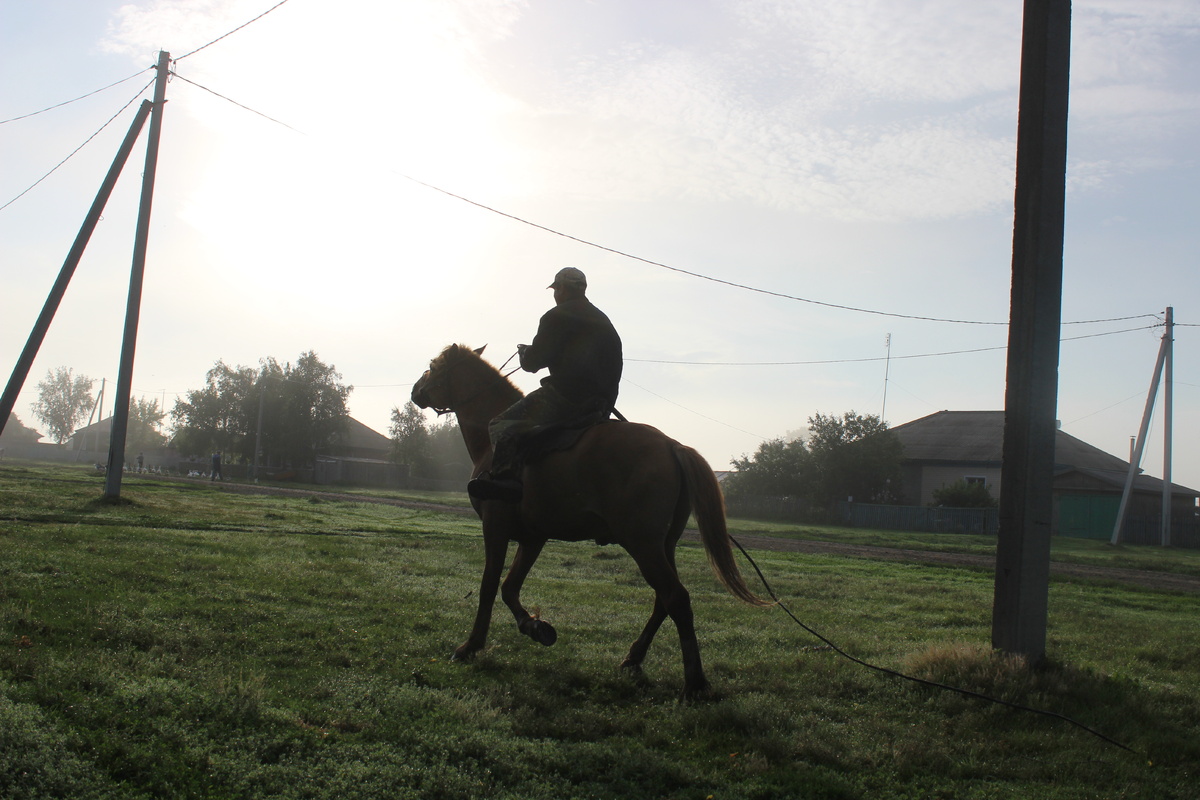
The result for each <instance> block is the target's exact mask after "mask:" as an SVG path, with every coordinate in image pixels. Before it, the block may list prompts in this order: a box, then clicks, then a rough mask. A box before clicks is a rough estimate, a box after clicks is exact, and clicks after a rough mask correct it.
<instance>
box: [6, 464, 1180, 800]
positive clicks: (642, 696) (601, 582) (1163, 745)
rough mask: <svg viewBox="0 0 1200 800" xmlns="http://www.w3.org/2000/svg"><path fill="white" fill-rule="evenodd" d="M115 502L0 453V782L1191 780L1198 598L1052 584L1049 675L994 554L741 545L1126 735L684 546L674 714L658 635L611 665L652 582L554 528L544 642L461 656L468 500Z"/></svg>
mask: <svg viewBox="0 0 1200 800" xmlns="http://www.w3.org/2000/svg"><path fill="white" fill-rule="evenodd" d="M101 493H102V481H101V479H100V478H99V477H97V476H95V475H93V474H90V473H89V471H88V470H86V469H70V468H65V467H47V466H42V465H34V464H19V463H15V464H14V463H11V462H5V463H4V464H0V797H3V798H49V797H62V798H162V797H170V798H190V797H195V798H226V797H236V798H242V797H245V798H252V797H255V798H256V797H262V798H267V797H271V798H274V797H280V798H327V797H338V798H346V799H349V798H447V799H450V798H481V799H482V798H489V799H490V798H698V799H703V798H709V797H712V798H714V800H722V799H723V798H1023V799H1024V798H1052V799H1057V798H1062V799H1066V798H1080V799H1082V798H1155V799H1158V798H1180V800H1183V799H1184V798H1188V799H1191V798H1195V797H1197V796H1198V794H1200V793H1198V791H1197V787H1198V786H1200V774H1198V771H1200V722H1198V720H1200V637H1198V636H1197V634H1198V633H1200V630H1198V622H1197V621H1198V620H1200V597H1198V596H1195V595H1183V594H1171V593H1158V592H1152V591H1148V590H1142V589H1127V588H1121V587H1119V586H1116V585H1113V584H1111V583H1104V584H1089V583H1087V582H1082V581H1070V582H1068V581H1058V580H1056V581H1054V583H1053V584H1052V586H1051V597H1050V608H1051V618H1050V632H1049V650H1050V655H1051V659H1050V663H1048V664H1047V665H1046V666H1044V667H1043V668H1041V669H1038V670H1034V671H1030V670H1027V669H1024V668H1023V667H1022V666H1021V665H1019V664H1014V663H1012V662H1011V661H1009V660H1006V659H1003V658H1000V657H997V656H995V655H993V654H992V653H991V652H990V650H989V649H988V647H987V643H988V641H989V639H990V616H991V595H992V577H991V575H990V574H988V573H986V572H982V571H979V570H964V569H950V568H937V567H930V566H923V565H915V564H901V563H893V562H875V561H870V560H866V559H861V558H856V559H851V558H842V557H835V556H811V555H796V554H786V553H777V552H766V551H758V552H755V553H754V555H755V558H756V560H757V561H758V563H759V565H760V566H761V567H762V569H763V570H764V572H765V573H766V574H767V575H768V576H769V578H770V579H771V581H772V583H773V585H774V588H775V591H776V592H777V593H778V594H779V595H780V597H781V598H782V599H783V600H784V601H785V602H786V603H787V605H788V606H789V607H790V608H791V609H792V610H793V611H794V612H795V613H796V614H797V616H799V617H800V618H801V619H802V620H803V621H804V622H805V623H806V624H808V625H810V626H812V627H813V628H815V629H817V630H819V631H820V632H821V633H823V634H824V635H826V636H828V637H829V638H830V639H831V640H833V641H835V642H836V643H837V644H838V645H839V647H842V648H844V649H845V650H846V651H848V652H850V653H852V654H853V655H855V656H857V657H860V658H863V659H866V660H869V661H871V662H873V663H877V664H880V665H883V666H886V667H889V668H894V669H899V670H902V671H906V672H908V673H910V674H914V675H917V676H920V677H924V678H930V679H935V680H939V681H944V682H947V683H951V684H954V685H957V686H962V687H964V688H969V689H972V690H975V691H980V692H984V693H986V694H989V695H993V696H997V697H1001V698H1003V699H1005V700H1008V701H1012V702H1016V703H1020V704H1023V705H1028V706H1033V707H1037V708H1040V709H1045V710H1047V711H1052V712H1056V713H1060V714H1064V715H1066V716H1069V717H1071V718H1073V719H1076V720H1078V721H1080V722H1081V723H1083V724H1085V725H1087V726H1089V727H1091V728H1094V729H1096V730H1098V731H1101V732H1103V733H1104V734H1105V735H1106V736H1109V737H1111V738H1112V739H1115V740H1117V741H1119V742H1122V743H1124V744H1125V745H1127V746H1129V747H1130V748H1132V750H1133V751H1134V752H1133V753H1130V752H1126V751H1124V750H1121V749H1119V748H1117V747H1114V746H1112V745H1110V744H1107V743H1105V742H1104V741H1101V740H1100V739H1098V738H1096V737H1094V736H1092V735H1090V734H1088V733H1087V732H1086V731H1083V730H1081V729H1079V728H1077V727H1075V726H1073V725H1071V724H1069V723H1066V722H1063V721H1062V720H1058V719H1051V718H1048V717H1045V716H1039V715H1032V714H1028V713H1023V712H1020V711H1015V710H1012V709H1010V708H1005V707H1003V706H999V705H995V704H990V703H986V702H982V701H978V700H973V699H969V698H965V697H963V696H961V695H957V694H953V693H948V692H944V691H938V690H934V689H929V688H926V687H922V686H919V685H916V684H913V683H910V682H907V681H903V680H899V679H895V678H890V677H887V676H884V675H880V674H878V673H876V672H874V671H871V670H867V669H864V668H862V667H860V666H858V665H856V664H854V663H851V662H850V661H847V660H845V659H844V658H842V657H840V656H839V655H837V654H836V653H834V652H832V651H830V650H829V649H827V648H825V647H824V646H822V645H821V643H820V642H819V641H817V640H815V639H814V638H812V637H811V636H810V635H809V634H807V633H805V632H804V631H803V630H801V629H800V628H798V627H797V626H795V625H794V624H793V623H792V622H791V621H790V620H789V619H788V618H787V617H786V616H785V615H783V614H782V613H780V611H779V609H756V608H751V607H748V606H745V605H742V604H739V603H738V602H737V601H735V600H734V599H732V598H731V597H729V596H728V595H727V594H725V593H724V591H723V590H722V589H721V588H720V587H719V585H718V584H717V583H716V581H715V580H714V579H713V577H712V576H711V574H710V573H709V571H708V568H707V565H706V564H705V560H704V556H703V554H702V553H701V551H700V550H698V549H696V548H694V547H685V548H682V549H681V551H680V558H679V562H680V571H681V573H682V575H683V577H684V582H685V583H686V584H687V585H688V587H689V589H690V590H691V593H692V599H693V604H694V606H695V611H696V619H697V628H698V630H699V634H700V640H701V647H702V651H703V654H704V657H705V665H706V667H707V670H708V673H709V678H710V680H711V681H712V683H713V684H714V687H715V694H714V697H713V698H711V699H709V700H706V701H702V702H696V703H691V704H679V703H678V702H677V699H676V698H677V695H678V692H679V690H680V688H681V686H682V675H681V667H680V662H679V652H678V642H677V639H676V638H675V635H674V630H673V629H672V627H671V625H670V623H667V625H665V626H664V628H663V631H662V633H661V634H660V637H659V640H658V641H657V642H656V644H655V646H654V648H652V650H651V653H650V656H649V658H648V659H647V662H646V671H645V676H644V677H642V678H635V677H632V676H629V675H625V674H622V673H621V672H620V671H619V670H617V669H616V665H617V664H618V663H619V661H620V659H621V658H622V656H623V655H624V652H625V650H626V649H627V647H628V645H629V643H630V642H631V641H632V640H633V638H634V637H635V636H636V634H637V632H638V631H639V630H640V628H641V625H642V624H643V622H644V621H645V617H646V615H647V614H648V612H649V606H650V602H651V597H650V594H649V590H648V589H647V588H646V586H645V585H644V583H643V582H642V581H641V579H640V577H639V576H638V575H637V572H636V569H635V568H634V566H633V564H632V560H631V559H630V558H628V557H627V556H626V555H625V554H624V553H623V552H622V551H620V550H617V549H614V548H599V547H596V546H594V545H588V544H563V543H552V544H551V545H550V546H548V547H547V549H546V551H545V552H544V554H543V556H542V558H541V560H540V561H539V563H538V566H537V568H535V570H534V573H533V575H532V576H531V578H530V580H529V581H528V583H527V585H526V590H525V594H524V596H525V599H526V602H527V603H528V604H529V605H530V606H539V607H540V609H541V612H542V614H543V615H544V616H545V617H546V618H547V619H548V620H550V621H551V622H553V623H554V624H555V626H556V627H557V629H558V632H559V641H558V644H556V645H555V646H554V647H550V648H545V647H541V646H539V645H537V644H534V643H533V642H531V641H530V640H529V639H526V638H524V637H521V636H519V635H518V634H517V632H516V630H515V627H514V626H513V625H512V624H511V621H510V620H511V617H510V616H509V615H508V612H507V611H506V610H504V609H503V607H502V606H499V605H498V608H497V611H496V615H495V624H494V625H493V629H492V636H491V642H490V647H489V648H488V649H487V650H486V651H485V652H484V653H483V654H482V655H481V656H480V657H479V658H478V659H477V660H476V661H475V662H473V663H471V664H458V663H451V662H449V660H448V656H449V654H450V652H451V651H452V649H453V648H454V646H456V645H457V644H458V643H459V642H461V641H462V639H463V638H464V637H465V635H466V633H467V629H468V627H469V624H470V620H471V616H472V614H473V611H474V605H475V600H476V598H475V591H476V589H477V587H478V578H479V571H480V568H481V563H482V557H481V552H480V537H479V532H478V523H477V522H476V521H475V520H474V518H472V517H470V516H466V515H462V514H439V513H432V512H429V511H418V510H413V509H404V508H396V507H394V506H387V505H377V504H369V503H365V502H362V503H360V502H354V501H347V502H342V501H338V502H330V501H322V500H318V499H315V498H313V499H307V498H302V497H271V496H263V495H240V494H231V493H224V492H221V491H219V490H217V489H214V488H212V487H211V486H209V485H207V484H203V483H197V484H186V483H178V482H166V481H160V480H154V479H148V478H144V477H132V476H131V477H129V478H127V479H126V481H125V483H124V488H123V500H122V502H120V503H115V504H108V503H104V502H101V501H100V500H99V498H100V495H101ZM738 526H739V527H741V528H745V529H746V530H749V529H751V528H755V529H765V528H766V526H761V525H758V524H757V523H753V524H745V525H743V524H742V523H738ZM773 535H780V536H800V537H806V536H807V537H818V536H821V535H822V534H821V533H820V531H819V529H786V528H779V529H773ZM824 535H825V536H836V535H843V536H846V537H851V538H853V537H866V536H871V537H877V538H878V539H879V541H877V542H876V543H879V544H889V545H891V546H903V547H913V546H914V545H919V546H924V547H930V548H938V547H941V546H953V545H954V544H955V543H953V542H946V543H940V540H939V539H938V538H937V537H932V536H931V537H922V536H920V535H914V534H910V535H906V536H905V537H902V539H903V541H901V540H900V539H896V540H890V541H889V540H888V537H887V536H886V535H885V534H879V533H862V532H841V534H839V532H837V531H827V532H826V533H825V534H824ZM957 544H958V545H961V546H969V547H981V548H983V547H987V546H988V544H987V543H986V542H979V543H973V542H964V541H962V540H957ZM1057 547H1058V544H1057V543H1056V557H1060V558H1063V557H1065V558H1076V557H1082V558H1091V559H1096V560H1107V559H1112V558H1120V559H1121V560H1122V562H1124V561H1127V560H1128V559H1131V558H1132V559H1136V560H1137V562H1138V565H1139V566H1142V568H1152V569H1164V570H1166V569H1175V570H1180V571H1185V572H1188V571H1190V570H1191V569H1192V568H1193V567H1194V558H1193V555H1192V554H1189V553H1179V552H1177V551H1168V552H1166V553H1164V552H1163V551H1161V550H1157V549H1147V551H1145V552H1142V551H1140V550H1138V549H1137V548H1122V551H1123V552H1121V553H1119V554H1116V555H1114V554H1112V553H1111V552H1104V551H1101V550H1097V552H1096V553H1094V554H1091V553H1090V552H1089V551H1088V549H1087V548H1084V549H1083V550H1082V552H1081V553H1080V554H1073V553H1072V552H1070V551H1071V550H1072V546H1067V547H1066V550H1067V552H1059V551H1058V550H1057ZM1189 563H1190V564H1192V566H1188V564H1189ZM1180 564H1182V565H1183V566H1182V568H1181V567H1180ZM1124 565H1126V566H1128V564H1124Z"/></svg>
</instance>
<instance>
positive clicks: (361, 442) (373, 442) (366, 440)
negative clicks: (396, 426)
mask: <svg viewBox="0 0 1200 800" xmlns="http://www.w3.org/2000/svg"><path fill="white" fill-rule="evenodd" d="M391 453H392V440H391V439H389V438H388V437H386V436H384V435H383V434H382V433H379V432H378V431H375V430H373V429H371V428H368V427H367V426H366V425H364V424H362V423H361V422H359V421H358V420H356V419H355V418H354V417H346V427H345V429H344V430H342V431H341V432H340V433H338V434H337V435H336V436H335V437H334V439H333V442H332V443H331V444H330V446H329V447H327V448H322V454H327V455H330V456H336V457H340V458H369V459H377V460H379V461H387V460H388V458H389V456H391Z"/></svg>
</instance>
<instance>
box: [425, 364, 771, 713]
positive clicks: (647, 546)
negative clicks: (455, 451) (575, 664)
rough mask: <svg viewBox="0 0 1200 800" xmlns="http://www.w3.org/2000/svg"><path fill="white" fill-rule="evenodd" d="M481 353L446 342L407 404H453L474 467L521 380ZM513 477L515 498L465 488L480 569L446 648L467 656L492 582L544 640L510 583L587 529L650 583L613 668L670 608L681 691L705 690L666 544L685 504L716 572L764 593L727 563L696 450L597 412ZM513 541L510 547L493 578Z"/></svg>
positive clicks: (731, 586)
mask: <svg viewBox="0 0 1200 800" xmlns="http://www.w3.org/2000/svg"><path fill="white" fill-rule="evenodd" d="M485 346H486V345H485ZM482 354H483V348H482V347H481V348H479V349H477V350H472V349H471V348H470V347H467V346H466V345H462V344H452V345H449V346H448V347H446V348H445V349H444V350H442V352H441V353H440V354H439V355H438V356H437V357H436V358H434V359H433V360H432V361H431V362H430V364H429V369H427V370H426V371H425V373H424V374H423V375H422V376H421V377H420V379H419V380H418V381H417V382H416V383H415V384H414V385H413V389H412V401H413V403H415V404H416V405H417V406H419V407H421V408H432V409H434V410H435V411H437V412H438V413H439V414H446V413H451V412H453V413H455V414H456V415H457V417H458V425H459V428H460V430H461V431H462V435H463V440H464V442H465V443H466V446H467V451H468V453H469V454H470V458H471V461H472V463H473V464H474V470H473V477H477V476H478V475H479V474H480V473H482V472H484V471H485V470H487V469H488V467H489V466H490V464H491V458H492V449H491V443H490V441H489V439H488V422H489V421H490V420H491V419H492V418H493V417H495V416H496V415H497V414H499V413H500V412H502V411H504V410H505V409H507V408H508V407H509V406H511V405H512V404H513V403H515V402H516V401H517V400H518V399H520V398H521V397H522V393H521V390H520V389H518V388H517V387H516V386H515V385H514V384H513V383H512V382H511V381H510V380H509V379H508V378H507V377H506V376H504V375H503V374H502V373H501V372H500V370H498V369H496V367H494V366H492V365H491V364H489V363H488V362H487V361H485V360H484V359H483V358H482ZM522 483H523V486H524V491H523V496H522V498H521V500H520V502H519V503H516V502H506V501H501V500H487V501H480V500H478V499H477V498H472V501H471V502H472V505H473V506H474V508H475V511H476V513H477V514H478V515H479V517H480V520H481V521H482V525H483V547H484V567H483V578H482V581H481V583H480V587H479V607H478V610H477V612H476V615H475V623H474V626H473V627H472V629H471V633H470V635H469V636H468V637H467V640H466V641H465V642H463V643H462V644H461V645H459V647H458V648H457V649H456V650H455V651H454V659H455V660H467V659H470V658H472V657H473V656H474V655H475V654H476V653H478V652H479V651H480V650H481V649H483V647H484V644H485V642H486V640H487V633H488V627H489V625H490V623H491V617H492V608H493V606H494V605H495V601H496V591H497V589H499V590H500V596H501V598H502V599H503V601H504V604H505V605H506V606H508V609H509V610H510V611H511V612H512V614H513V617H515V619H516V623H517V629H518V630H519V631H520V632H521V633H522V634H524V635H526V636H529V637H530V638H532V639H534V640H535V641H537V642H540V643H541V644H543V645H551V644H553V643H554V642H555V641H556V640H557V636H558V634H557V632H556V631H555V630H554V628H553V626H551V625H550V624H549V623H548V622H546V621H545V620H543V619H540V618H538V617H535V616H533V615H531V614H530V613H529V612H528V611H526V610H525V608H524V607H523V606H522V605H521V600H520V592H521V585H522V583H523V582H524V580H525V578H526V576H527V575H528V574H529V571H530V569H531V568H532V567H533V564H534V562H535V561H536V560H537V557H538V555H539V554H540V553H541V551H542V548H543V547H544V546H545V544H546V542H547V541H548V540H549V539H556V540H561V541H573V542H577V541H584V540H589V539H592V540H595V541H596V543H597V544H599V545H608V544H618V545H620V546H622V547H623V548H624V549H625V550H626V551H627V552H628V553H629V554H630V555H631V556H632V557H633V559H634V561H635V562H636V564H637V566H638V569H639V570H640V571H641V574H642V576H643V577H644V578H645V580H646V583H647V584H649V585H650V587H651V588H652V589H653V590H654V609H653V611H652V612H651V614H650V618H649V620H648V621H647V622H646V625H645V627H644V628H643V629H642V632H641V635H640V636H638V638H637V639H636V640H635V641H634V643H633V645H632V646H631V647H630V648H629V652H628V654H627V655H626V656H625V659H624V661H622V662H621V665H620V666H621V668H622V669H623V670H627V671H629V672H632V673H641V669H642V662H643V660H644V659H645V657H646V653H647V651H648V650H649V648H650V643H651V642H652V641H653V640H654V636H655V634H656V633H657V632H658V629H659V626H660V625H661V624H662V622H663V621H664V620H665V619H666V618H667V617H670V618H671V619H672V621H674V623H675V629H676V631H677V632H678V634H679V644H680V649H681V650H682V655H683V674H684V686H683V692H682V699H691V698H695V697H697V696H700V695H702V694H705V693H707V692H709V683H708V680H707V679H706V678H705V675H704V668H703V666H702V665H701V662H700V648H699V644H698V642H697V640H696V630H695V625H694V622H693V617H692V606H691V599H690V595H689V594H688V591H687V589H686V588H684V586H683V584H682V583H681V582H680V580H679V574H678V571H677V570H676V567H675V546H676V544H677V543H678V541H679V537H680V536H681V535H682V533H683V529H684V525H685V524H686V523H687V521H688V517H689V514H691V515H694V516H695V519H696V523H697V526H698V527H699V529H700V539H701V542H702V543H703V546H704V551H705V553H706V555H707V557H708V561H709V564H710V566H711V567H712V570H713V573H714V574H715V575H716V577H717V579H718V580H719V581H720V582H721V584H722V585H723V586H724V587H725V588H726V589H727V590H728V591H729V592H730V593H731V594H732V595H733V596H734V597H736V598H738V599H739V600H742V601H744V602H746V603H749V604H751V605H758V606H765V605H769V604H768V603H767V602H766V601H764V600H762V599H760V598H759V597H757V596H756V595H755V594H754V593H753V592H752V591H751V590H750V589H749V588H748V587H747V585H746V582H745V580H744V579H743V577H742V575H741V572H740V571H739V569H738V567H737V563H736V562H735V560H734V558H733V551H732V548H731V547H730V538H729V532H728V530H727V528H726V523H725V506H724V500H723V498H722V495H721V488H720V485H719V484H718V483H717V479H716V476H715V475H714V474H713V471H712V468H711V467H709V465H708V463H707V462H706V461H705V460H704V458H703V457H702V456H701V455H700V454H699V453H698V452H696V451H695V450H694V449H692V448H691V447H687V446H686V445H682V444H680V443H679V442H677V441H675V440H674V439H671V438H669V437H667V436H666V435H665V434H663V433H662V432H660V431H659V430H657V429H655V428H653V427H651V426H649V425H643V424H639V423H634V422H624V421H606V422H602V423H600V424H597V425H595V426H593V427H591V428H589V429H587V430H586V431H585V432H584V433H583V434H582V435H581V436H580V438H579V439H578V441H577V442H576V443H575V444H574V445H573V446H571V447H570V449H567V450H559V451H555V452H551V453H548V454H546V455H544V456H541V457H539V458H538V459H536V460H533V461H532V462H531V463H526V464H525V465H524V467H523V468H522ZM512 541H515V542H516V543H517V551H516V554H515V556H514V557H513V561H512V565H511V567H510V568H509V571H508V575H507V577H505V579H504V583H503V586H501V585H500V575H501V572H502V571H503V568H504V562H505V560H506V559H507V555H508V545H509V542H512Z"/></svg>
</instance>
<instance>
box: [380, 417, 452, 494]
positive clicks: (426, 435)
mask: <svg viewBox="0 0 1200 800" xmlns="http://www.w3.org/2000/svg"><path fill="white" fill-rule="evenodd" d="M388 435H389V436H391V438H392V460H393V461H395V462H396V463H397V464H407V465H408V468H409V474H410V475H413V476H416V477H421V478H434V479H438V480H464V481H465V480H467V479H468V478H470V477H471V470H472V464H471V457H470V455H469V454H468V453H467V446H466V444H465V443H464V442H463V438H462V431H461V430H460V429H459V427H458V423H457V422H455V421H454V419H453V418H452V417H446V418H445V420H444V421H443V422H442V423H441V424H435V425H430V424H429V422H428V421H427V420H426V419H425V412H424V411H422V410H421V409H419V408H417V407H416V405H414V404H413V403H412V402H411V401H410V402H407V403H405V404H404V407H403V408H393V409H392V422H391V425H389V426H388Z"/></svg>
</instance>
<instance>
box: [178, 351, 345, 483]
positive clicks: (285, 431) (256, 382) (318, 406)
mask: <svg viewBox="0 0 1200 800" xmlns="http://www.w3.org/2000/svg"><path fill="white" fill-rule="evenodd" d="M341 380H342V376H341V374H340V373H339V372H338V371H337V370H336V369H335V368H334V366H333V365H330V364H326V363H324V362H323V361H322V360H321V359H320V358H319V357H318V356H317V354H316V353H314V352H312V351H311V350H310V351H308V352H305V353H301V354H300V357H299V358H298V359H296V361H295V363H293V362H290V361H289V362H286V363H283V364H281V363H279V362H278V361H277V360H275V359H274V358H264V359H262V360H261V361H260V362H259V366H258V368H257V369H256V368H254V367H245V366H237V367H231V366H229V365H228V364H226V363H225V362H224V361H221V360H219V361H217V362H216V363H215V364H214V365H213V367H212V368H211V369H210V370H209V371H208V373H207V375H206V376H205V382H204V386H203V388H200V389H194V390H191V391H189V392H187V393H186V395H185V397H184V399H181V400H177V401H176V402H175V408H174V409H172V411H171V419H172V422H173V426H174V433H175V436H174V440H173V444H174V446H175V448H176V449H177V450H179V452H180V453H181V454H183V455H197V456H207V455H209V454H211V453H215V452H221V453H222V454H223V455H224V457H225V460H226V461H233V460H237V459H240V460H242V461H244V462H246V463H254V453H255V448H256V447H261V448H262V453H261V458H260V460H259V463H260V464H262V465H264V466H266V465H274V466H290V467H301V466H307V465H310V464H312V463H313V461H314V459H315V457H316V455H317V453H318V452H319V451H320V450H322V449H323V448H327V447H329V446H330V445H331V444H333V442H334V441H335V439H336V438H337V436H338V435H339V434H341V433H344V431H345V429H346V419H347V416H348V415H347V411H346V400H347V399H348V398H349V396H350V393H351V392H352V391H353V390H354V387H353V386H348V385H346V384H343V383H342V382H341Z"/></svg>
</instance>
